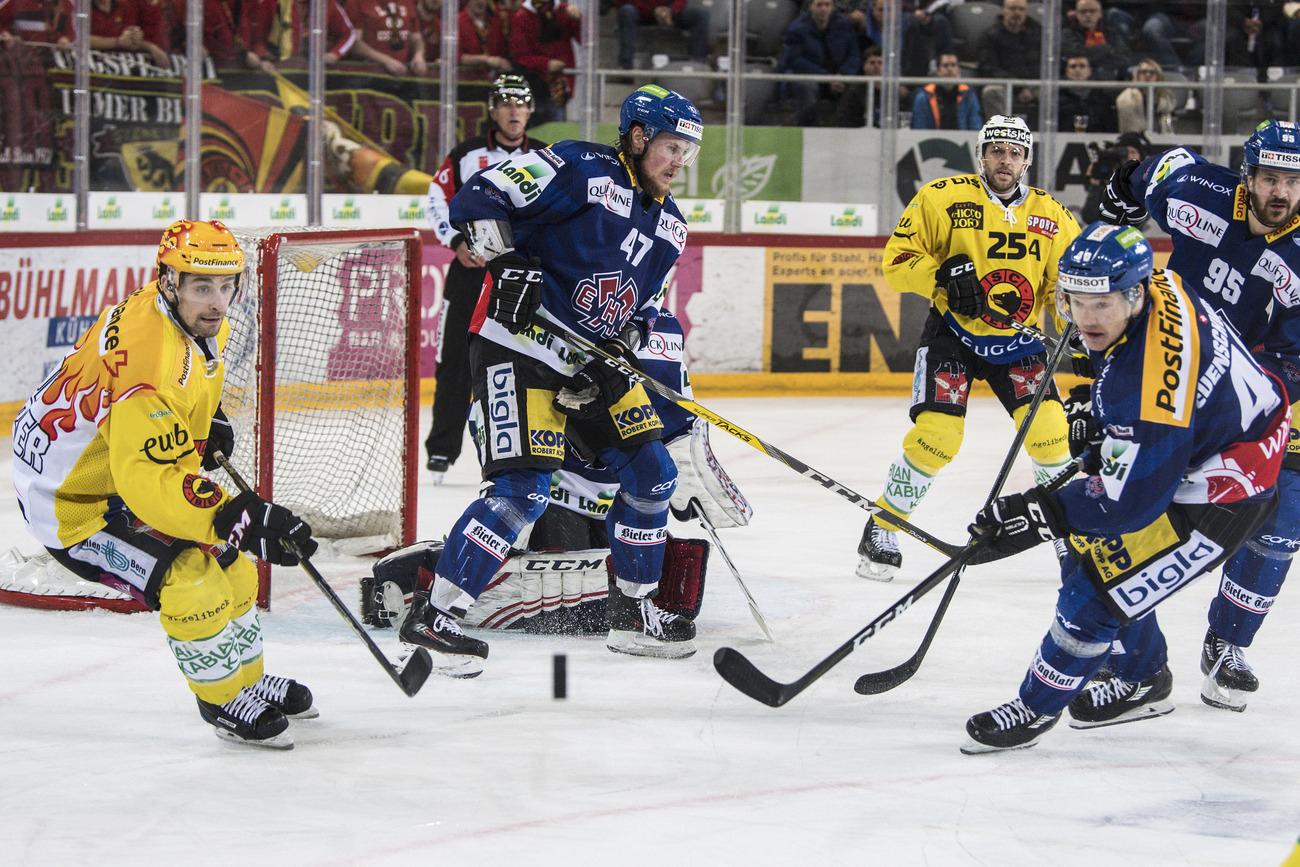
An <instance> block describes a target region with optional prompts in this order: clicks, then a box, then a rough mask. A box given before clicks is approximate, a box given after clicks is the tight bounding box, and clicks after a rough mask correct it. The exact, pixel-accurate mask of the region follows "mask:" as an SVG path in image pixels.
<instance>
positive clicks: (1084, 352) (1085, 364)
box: [1066, 331, 1097, 379]
mask: <svg viewBox="0 0 1300 867" xmlns="http://www.w3.org/2000/svg"><path fill="white" fill-rule="evenodd" d="M1066 346H1067V347H1068V350H1069V353H1070V371H1071V372H1072V373H1073V374H1074V375H1075V376H1082V377H1083V378H1084V379H1096V378H1097V371H1096V369H1095V368H1094V367H1093V366H1092V356H1091V355H1089V354H1088V347H1086V346H1084V345H1083V338H1081V337H1080V336H1079V332H1077V331H1071V332H1070V337H1069V339H1068V340H1067V341H1066Z"/></svg>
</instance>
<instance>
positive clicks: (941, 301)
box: [857, 115, 1079, 581]
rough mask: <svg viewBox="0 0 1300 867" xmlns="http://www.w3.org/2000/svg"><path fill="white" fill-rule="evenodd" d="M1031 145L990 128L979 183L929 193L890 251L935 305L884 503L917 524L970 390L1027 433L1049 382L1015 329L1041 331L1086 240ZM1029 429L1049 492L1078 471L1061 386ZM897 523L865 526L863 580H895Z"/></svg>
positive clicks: (904, 276) (957, 436)
mask: <svg viewBox="0 0 1300 867" xmlns="http://www.w3.org/2000/svg"><path fill="white" fill-rule="evenodd" d="M1032 159H1033V136H1032V135H1031V133H1030V132H1029V127H1028V126H1027V125H1026V124H1025V122H1024V121H1023V120H1021V119H1020V118H1018V117H1003V116H1002V115H994V116H993V117H992V118H990V119H989V121H988V122H987V123H985V124H984V126H983V127H982V128H981V129H980V133H979V140H978V160H977V164H978V172H977V174H969V175H956V176H953V177H948V178H941V179H939V180H936V181H931V182H930V183H928V184H926V185H925V186H923V187H922V188H921V189H920V191H918V192H917V194H916V196H915V197H914V198H913V199H912V201H911V202H910V203H909V204H908V206H907V208H906V209H905V210H904V211H903V216H902V217H901V218H900V219H899V221H898V225H897V226H896V227H895V228H894V232H893V234H892V235H891V236H890V238H889V241H888V242H887V243H886V244H885V256H884V260H885V262H884V271H885V279H886V280H887V281H888V283H889V285H890V286H892V287H893V288H895V289H897V290H899V291H903V292H915V293H916V294H918V295H924V296H925V297H927V298H929V299H930V304H931V307H930V315H929V318H928V319H927V320H926V323H925V327H924V330H923V331H922V334H921V345H920V346H919V347H918V348H917V352H916V364H915V369H914V378H913V381H912V407H911V418H912V429H911V430H910V431H908V433H907V435H906V436H905V437H904V438H903V451H902V454H900V455H899V456H898V457H897V458H896V459H895V460H894V463H893V464H892V465H891V466H890V467H889V475H888V477H887V481H886V484H885V492H884V494H883V495H882V496H881V497H880V498H879V499H878V500H877V501H876V503H877V505H879V506H881V507H882V508H884V509H885V510H887V511H888V512H891V513H893V514H896V515H899V516H901V517H903V518H906V517H908V516H909V515H910V514H911V513H912V511H913V510H914V509H915V508H916V507H917V505H918V504H919V503H920V502H921V499H922V498H923V497H924V496H925V494H926V492H927V491H929V489H930V485H931V483H932V482H933V481H934V477H935V475H937V474H938V472H939V471H940V470H942V469H943V468H944V467H945V466H947V465H948V463H949V462H951V461H952V459H953V458H954V457H955V456H956V455H957V450H958V449H959V448H960V447H961V442H962V436H963V432H964V427H965V421H966V402H967V399H968V397H969V396H970V387H971V383H972V382H973V381H974V380H976V379H983V380H985V381H986V382H988V384H989V386H990V387H991V388H992V389H993V393H994V394H995V395H997V397H998V400H999V401H1000V402H1001V403H1002V406H1003V407H1004V408H1005V409H1006V410H1007V411H1008V412H1009V413H1010V414H1011V417H1012V419H1014V420H1015V423H1016V424H1017V425H1019V423H1020V420H1021V419H1022V418H1024V415H1025V413H1026V412H1027V411H1028V406H1029V403H1030V401H1031V400H1032V398H1033V394H1034V392H1035V390H1036V389H1037V388H1038V385H1039V383H1040V382H1041V381H1042V377H1043V375H1044V374H1045V372H1046V353H1045V350H1044V347H1043V345H1042V343H1041V342H1040V341H1038V340H1037V339H1035V338H1033V337H1031V336H1028V335H1026V334H1024V333H1022V332H1020V331H1017V330H1014V329H1013V328H1012V327H1011V326H1010V325H1009V324H1007V320H1008V319H1014V320H1015V321H1017V322H1020V323H1024V324H1027V325H1037V324H1038V321H1039V316H1040V313H1041V311H1042V310H1043V309H1044V305H1045V304H1046V303H1047V302H1048V300H1049V298H1050V297H1051V292H1052V289H1053V287H1054V286H1055V284H1056V263H1057V260H1058V259H1059V258H1060V256H1061V253H1062V252H1063V251H1064V250H1065V248H1066V247H1068V246H1069V245H1070V242H1071V241H1073V240H1074V239H1075V237H1076V236H1077V235H1078V234H1079V225H1078V223H1076V222H1075V219H1074V216H1073V215H1072V214H1071V213H1070V212H1069V211H1067V210H1066V209H1065V207H1064V206H1063V205H1062V204H1061V203H1060V202H1058V201H1057V200H1056V199H1054V198H1052V196H1050V195H1048V194H1047V192H1045V191H1044V190H1040V189H1036V188H1033V187H1030V186H1028V185H1027V183H1026V182H1025V178H1026V176H1027V174H1028V171H1029V166H1030V163H1031V162H1032ZM1049 388H1050V389H1051V390H1050V391H1049V393H1048V399H1047V400H1044V402H1043V403H1042V405H1041V406H1040V407H1039V410H1038V413H1037V415H1035V416H1034V418H1033V421H1032V422H1031V424H1030V429H1029V435H1028V437H1027V438H1026V440H1025V451H1026V452H1028V454H1029V457H1030V458H1031V459H1032V461H1033V466H1034V475H1035V477H1036V478H1037V479H1039V481H1040V482H1041V481H1044V480H1046V479H1047V478H1050V477H1051V476H1053V475H1055V474H1056V472H1057V471H1058V470H1059V469H1061V468H1062V467H1064V466H1065V464H1067V463H1068V462H1069V460H1070V450H1069V446H1068V444H1067V441H1066V439H1067V437H1066V433H1067V427H1066V419H1065V412H1064V410H1063V409H1062V407H1061V401H1060V397H1059V395H1058V394H1057V392H1056V388H1055V386H1054V385H1052V386H1049ZM887 521H888V519H887V518H873V519H872V520H870V521H868V522H867V526H866V529H865V530H863V533H862V542H861V544H860V545H859V546H858V554H859V562H858V569H857V573H858V575H860V576H862V577H863V578H872V579H875V580H878V581H890V580H892V579H893V577H894V575H895V574H897V572H898V568H899V566H900V565H901V563H902V554H901V552H900V551H899V549H898V538H897V535H896V534H895V532H894V531H893V530H892V529H891V528H890V526H889V525H888V523H887Z"/></svg>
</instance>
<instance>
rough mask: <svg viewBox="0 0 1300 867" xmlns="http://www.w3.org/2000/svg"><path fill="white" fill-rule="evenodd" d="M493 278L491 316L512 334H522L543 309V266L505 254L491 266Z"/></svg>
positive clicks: (488, 308) (536, 262)
mask: <svg viewBox="0 0 1300 867" xmlns="http://www.w3.org/2000/svg"><path fill="white" fill-rule="evenodd" d="M488 271H489V272H490V273H491V274H492V288H491V289H490V290H489V292H490V294H489V295H488V307H487V315H488V318H489V319H494V320H496V321H497V322H499V323H501V327H502V328H504V329H506V330H507V331H509V332H510V333H511V334H519V333H521V332H523V331H525V330H526V329H527V328H528V325H529V323H531V322H532V321H533V314H535V313H536V312H537V308H538V307H540V306H542V269H541V262H540V261H538V260H537V259H533V260H532V261H531V262H527V261H525V260H524V257H523V256H520V255H519V254H517V253H503V254H502V255H500V256H497V257H496V258H495V259H493V260H492V261H491V262H489V263H488Z"/></svg>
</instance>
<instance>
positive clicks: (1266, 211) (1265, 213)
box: [1249, 192, 1300, 229]
mask: <svg viewBox="0 0 1300 867" xmlns="http://www.w3.org/2000/svg"><path fill="white" fill-rule="evenodd" d="M1249 195H1250V210H1251V213H1253V214H1254V215H1255V219H1256V220H1259V222H1260V225H1262V226H1264V227H1265V228H1268V229H1280V228H1282V227H1283V226H1285V225H1286V224H1287V223H1289V222H1291V220H1293V219H1294V218H1295V215H1296V213H1297V212H1300V202H1297V203H1296V204H1294V205H1292V206H1291V207H1289V208H1288V207H1287V206H1286V205H1287V201H1286V199H1268V200H1265V199H1263V198H1262V197H1261V196H1260V195H1259V194H1258V193H1253V192H1252V193H1250V194H1249ZM1273 204H1280V205H1281V206H1282V209H1277V208H1270V207H1269V206H1270V205H1273ZM1277 213H1281V215H1282V216H1281V217H1280V218H1278V219H1274V218H1273V217H1272V215H1273V214H1277Z"/></svg>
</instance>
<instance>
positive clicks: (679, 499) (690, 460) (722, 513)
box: [668, 418, 754, 529]
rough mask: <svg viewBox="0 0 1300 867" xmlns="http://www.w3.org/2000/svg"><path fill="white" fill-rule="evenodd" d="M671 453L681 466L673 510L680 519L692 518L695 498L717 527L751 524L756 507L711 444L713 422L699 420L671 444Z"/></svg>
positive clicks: (678, 470) (705, 514)
mask: <svg viewBox="0 0 1300 867" xmlns="http://www.w3.org/2000/svg"><path fill="white" fill-rule="evenodd" d="M668 454H669V455H670V456H671V457H672V459H673V463H674V464H676V465H677V491H676V492H675V493H674V494H673V499H672V509H673V514H674V515H676V516H677V517H678V519H680V520H683V521H685V520H689V519H690V518H691V517H692V512H691V500H695V501H697V502H698V503H699V504H700V507H701V508H702V509H703V510H704V517H706V518H707V519H708V520H709V522H710V523H711V524H713V527H714V529H721V528H723V527H744V526H746V525H747V524H749V521H750V518H752V517H753V516H754V508H753V506H751V505H750V504H749V500H747V499H745V495H744V494H742V493H741V492H740V489H739V488H738V487H736V483H735V482H733V481H732V480H731V476H729V475H727V471H726V470H724V469H723V468H722V464H720V463H718V459H717V457H716V456H714V454H713V447H712V446H710V445H709V425H708V423H707V422H706V421H704V419H702V418H697V419H695V421H694V423H692V425H691V428H690V431H689V432H688V433H687V434H685V435H683V436H679V437H677V438H676V439H674V440H673V441H672V442H670V443H668Z"/></svg>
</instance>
